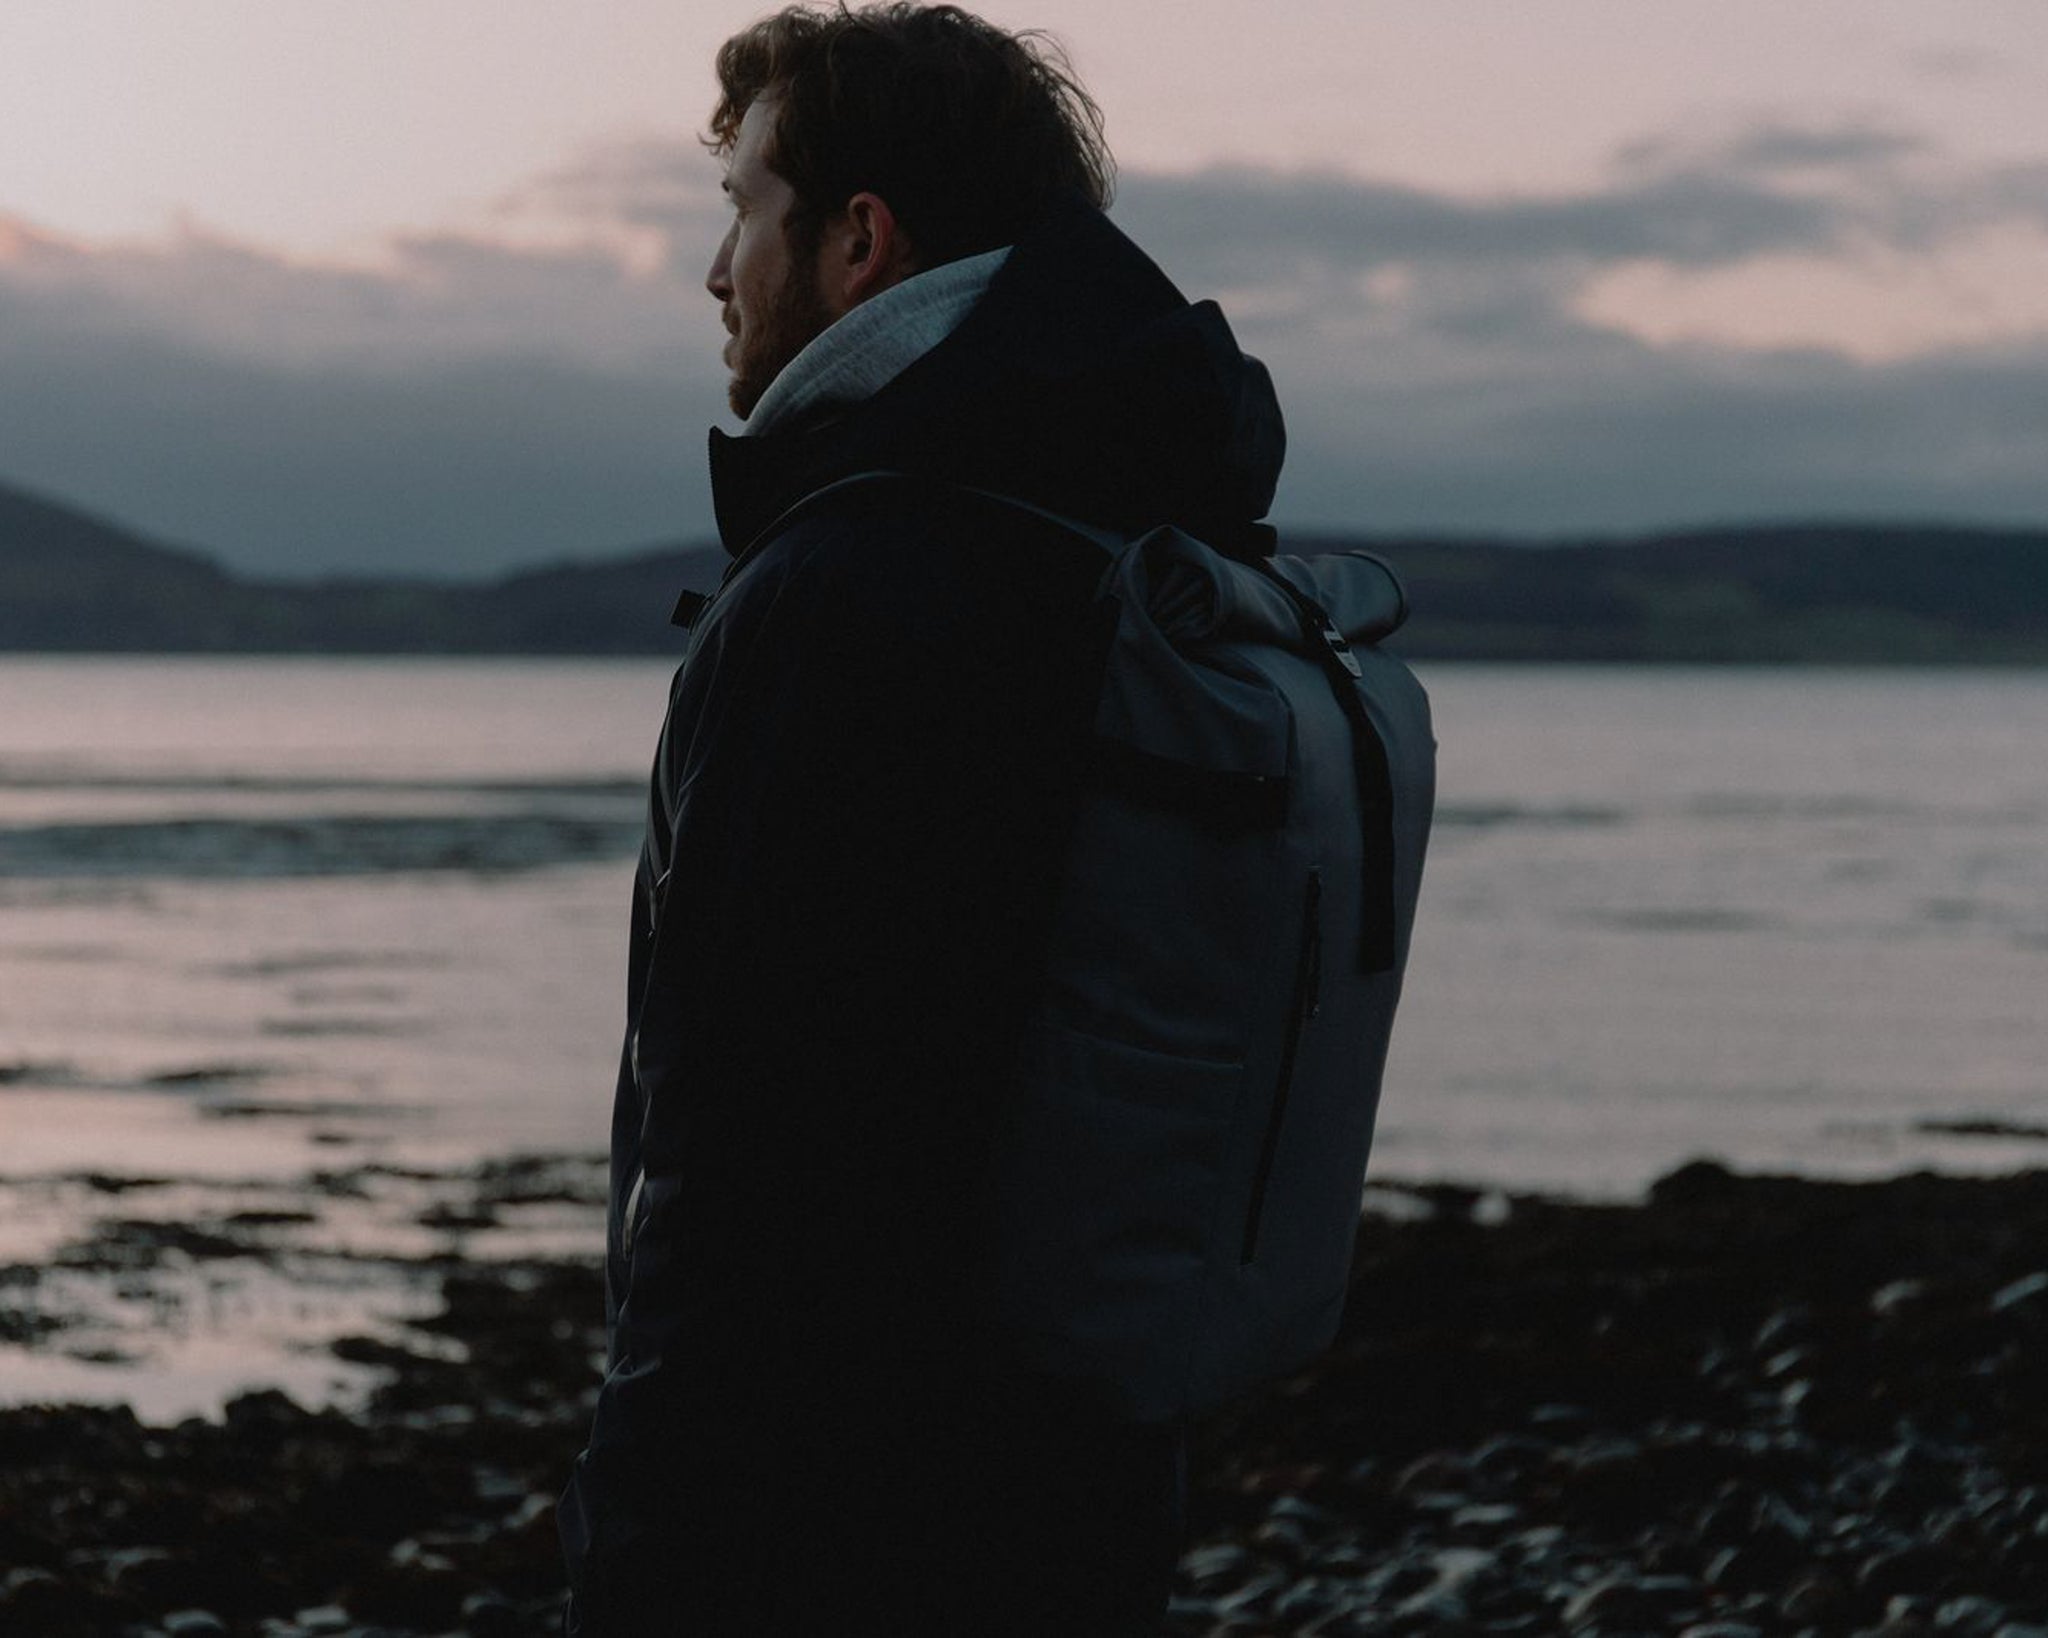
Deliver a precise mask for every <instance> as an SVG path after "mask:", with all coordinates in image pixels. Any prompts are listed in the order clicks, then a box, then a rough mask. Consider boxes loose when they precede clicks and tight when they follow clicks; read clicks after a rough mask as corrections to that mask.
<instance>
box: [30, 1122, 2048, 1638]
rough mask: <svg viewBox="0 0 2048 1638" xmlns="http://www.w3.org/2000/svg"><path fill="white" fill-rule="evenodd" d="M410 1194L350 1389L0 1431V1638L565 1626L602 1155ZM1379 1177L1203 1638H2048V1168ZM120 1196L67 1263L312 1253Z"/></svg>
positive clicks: (1251, 1425)
mask: <svg viewBox="0 0 2048 1638" xmlns="http://www.w3.org/2000/svg"><path fill="white" fill-rule="evenodd" d="M401 1181H404V1182H407V1183H408V1184H409V1185H410V1186H412V1187H413V1188H414V1189H415V1190H416V1192H415V1193H414V1194H413V1195H411V1196H409V1197H407V1198H408V1205H407V1210H408V1212H409V1213H410V1215H411V1217H412V1218H413V1220H414V1221H415V1224H416V1225H417V1226H418V1227H419V1228H420V1229H421V1231H422V1233H423V1234H425V1235H426V1236H427V1237H428V1238H427V1239H426V1240H425V1242H424V1243H423V1245H418V1246H413V1245H408V1246H403V1247H398V1246H395V1245H387V1247H386V1249H384V1250H381V1251H380V1250H377V1249H375V1248H368V1249H365V1248H358V1249H357V1250H355V1251H354V1252H352V1253H350V1255H351V1256H352V1257H353V1258H355V1259H356V1260H357V1261H359V1262H362V1263H363V1264H365V1265H366V1266H367V1265H375V1270H376V1272H377V1274H378V1276H379V1277H380V1278H382V1279H384V1280H386V1281H387V1282H389V1283H390V1284H391V1285H392V1286H393V1288H396V1289H402V1290H404V1291H405V1292H407V1293H409V1297H408V1300H407V1301H406V1302H403V1303H398V1304H393V1305H389V1306H388V1307H387V1310H386V1311H385V1317H384V1318H383V1319H382V1320H381V1321H380V1322H379V1323H375V1324H368V1325H365V1326H364V1328H362V1329H360V1330H353V1331H350V1332H349V1333H348V1334H343V1335H330V1336H328V1337H326V1338H325V1340H324V1342H323V1343H322V1344H321V1345H320V1346H321V1347H323V1348H324V1350H325V1351H326V1354H327V1356H328V1358H329V1360H330V1361H331V1362H332V1363H334V1364H335V1365H336V1366H337V1367H338V1368H340V1369H341V1370H343V1371H344V1373H353V1374H352V1375H350V1377H349V1380H351V1381H355V1382H358V1383H360V1384H361V1385H362V1386H361V1390H360V1391H359V1392H357V1393H355V1394H354V1395H353V1397H350V1398H349V1399H348V1400H347V1406H348V1408H346V1409H340V1410H323V1411H313V1410H309V1409H306V1408H304V1407H302V1406H301V1405H300V1404H299V1403H297V1402H296V1401H294V1400H293V1399H291V1398H289V1397H287V1396H286V1395H284V1394H282V1393H279V1392H277V1391H274V1390H272V1391H261V1392H256V1393H252V1394H247V1395H243V1396H241V1397H238V1398H235V1399H233V1400H231V1401H230V1402H229V1403H228V1404H227V1406H226V1409H225V1414H224V1416H222V1417H219V1418H211V1417H190V1418H186V1419H184V1420H181V1421H169V1420H167V1419H160V1420H159V1421H158V1422H157V1423H155V1424H153V1425H152V1424H150V1423H147V1422H144V1421H142V1420H140V1419H138V1418H137V1417H136V1416H135V1415H134V1414H133V1413H132V1412H131V1411H128V1410H125V1409H108V1408H84V1407H77V1406H72V1407H64V1408H51V1407H28V1408H15V1409H7V1410H0V1632H5V1633H8V1634H22V1635H38V1638H67V1635H70V1634H119V1633H123V1632H125V1631H130V1630H132V1631H133V1632H135V1633H137V1634H154V1633H165V1634H173V1635H178V1638H198V1635H203V1634H206V1633H211V1632H226V1633H230V1634H235V1635H238V1638H239V1635H242V1634H249V1635H258V1634H260V1635H263V1638H294V1635H298V1634H321V1633H356V1634H361V1635H367V1634H369V1633H372V1632H382V1633H385V1634H388V1635H402V1634H422V1635H424V1634H455V1633H463V1634H469V1635H472V1638H498V1635H511V1634H541V1633H547V1632H550V1631H552V1630H553V1623H554V1621H555V1619H556V1617H555V1611H556V1608H557V1606H558V1602H559V1568H558V1562H557V1559H556V1555H555V1544H554V1529H553V1519H552V1498H553V1496H554V1494H555V1492H556V1490H557V1489H558V1488H559V1486H560V1484H561V1482H562V1479H563V1476H564V1474H565V1472H566V1470H567V1466H568V1463H569V1461H570V1458H571V1457H572V1455H573V1454H574V1452H575V1450H576V1449H577V1447H578V1446H579V1444H580V1443H581V1440H582V1436H583V1431H584V1428H585V1426H586V1424H587V1419H588V1416H589V1411H590V1402H591V1396H592V1393H593V1390H594V1387H595V1380H596V1379H595V1374H594V1371H595V1362H596V1360H597V1357H598V1355H599V1353H600V1350H601V1347H602V1338H601V1334H600V1318H601V1316H600V1301H599V1294H598V1284H597V1280H598V1276H597V1272H596V1266H595V1261H594V1259H592V1258H586V1257H581V1256H574V1257H572V1256H566V1255H562V1254H561V1253H560V1252H559V1251H548V1252H545V1253H544V1252H543V1251H540V1250H535V1249H534V1248H535V1247H537V1246H541V1245H542V1244H543V1243H544V1242H543V1241H542V1240H540V1239H536V1238H535V1237H533V1236H531V1235H529V1236H527V1237H526V1238H524V1239H522V1238H521V1231H520V1227H519V1225H520V1223H521V1222H522V1220H524V1218H525V1217H529V1216H530V1215H531V1214H533V1213H536V1212H541V1213H545V1212H550V1211H552V1212H554V1213H556V1214H557V1218H558V1219H559V1214H560V1213H562V1212H564V1211H575V1212H581V1213H584V1214H586V1222H587V1220H588V1217H589V1216H591V1215H594V1213H595V1210H596V1200H595V1189H596V1187H597V1183H596V1172H595V1169H594V1168H592V1167H590V1166H589V1165H587V1164H559V1163H553V1162H542V1161H536V1162H528V1163H513V1164H511V1165H509V1166H499V1167H492V1168H484V1169H482V1170H481V1171H476V1172H467V1173H452V1172H451V1173H448V1174H445V1175H441V1176H430V1175H415V1176H412V1177H410V1178H407V1179H401ZM356 1182H357V1185H358V1186H359V1187H367V1185H366V1184H365V1183H364V1182H363V1180H362V1179H360V1178H358V1179H357V1180H356ZM337 1198H344V1196H342V1195H337ZM1380 1198H1381V1200H1382V1203H1383V1204H1384V1205H1386V1206H1387V1207H1389V1208H1390V1209H1388V1210H1385V1211H1377V1212H1375V1213H1374V1214H1373V1215H1371V1216H1369V1217H1368V1218H1367V1219H1366V1221H1365V1223H1364V1225H1363V1226H1362V1228H1361V1231H1360V1240H1359V1256H1358V1262H1357V1269H1356V1278H1355V1282H1354V1288H1353V1298H1352V1303H1351V1308H1350V1311H1349V1313H1348V1315H1347V1319H1346V1322H1345V1327H1344V1332H1343V1335H1342V1337H1341V1338H1340V1340H1339V1343H1338V1345H1337V1346H1336V1348H1335V1349H1333V1351H1332V1352H1331V1354H1330V1355H1329V1356H1328V1357H1327V1358H1326V1359H1325V1360H1324V1361H1322V1362H1321V1363H1320V1364H1319V1365H1317V1366H1316V1367H1314V1368H1313V1369H1311V1370H1309V1371H1308V1372H1306V1373H1304V1374H1303V1375H1302V1376H1300V1377H1299V1378H1297V1379H1295V1380H1293V1381H1291V1382H1288V1383H1285V1384H1281V1385H1279V1386H1278V1387H1276V1388H1275V1389H1274V1390H1273V1391H1271V1392H1269V1393H1267V1394H1265V1395H1263V1396H1262V1397H1260V1398H1259V1399H1258V1400H1256V1401H1255V1402H1251V1403H1248V1404H1246V1405H1243V1406H1241V1407H1238V1408H1235V1409H1233V1410H1232V1411H1230V1412H1228V1413H1226V1414H1223V1415H1219V1416H1217V1417H1215V1418H1212V1419H1210V1420H1209V1421H1208V1422H1206V1423H1205V1424H1204V1425H1203V1426H1202V1427H1201V1428H1200V1429H1199V1430H1198V1433H1197V1441H1196V1448H1197V1467H1196V1481H1195V1494H1194V1501H1193V1509H1192V1519H1191V1525H1192V1529H1191V1538H1192V1539H1191V1544H1190V1550H1189V1552H1188V1554H1187V1556H1186V1558H1185V1559H1184V1560H1183V1566H1182V1575H1181V1585H1180V1588H1179V1591H1178V1593H1177V1596H1176V1598H1175V1602H1174V1607H1173V1613H1172V1618H1171V1630H1172V1631H1173V1632H1174V1633H1175V1634H1188V1635H1195V1634H1239V1635H1243V1638H1254V1635H1262V1634H1263V1635H1273V1638H1278V1635H1281V1634H1320V1635H1323V1638H1347V1635H1364V1634H1412V1633H1430V1634H1453V1633H1531V1634H1534V1633H1551V1632H1559V1631H1569V1632H1574V1633H1598V1634H1606V1635H1614V1634H1623V1633H1683V1632H1687V1631H1695V1632H1696V1633H1697V1634H1698V1635H1699V1638H1709V1635H1711V1638H1740V1635H1742V1634H1744V1633H1758V1634H1778V1633H1786V1634H1791V1633H1808V1632H1811V1633H1816V1634H1833V1633H1850V1632H1861V1631H1869V1632H1882V1633H1885V1634H1887V1635H1891V1638H1907V1635H1909V1634H1917V1633H1936V1632H1941V1633H1957V1634H1963V1635H1973V1634H1981V1635H1983V1638H1995V1635H2003V1638H2034V1635H2035V1634H2036V1633H2037V1632H2040V1633H2048V1392H2044V1389H2048V1173H2022V1174H2018V1175H2014V1176H2011V1177H2006V1178H1991V1179H1956V1178H1940V1177H1932V1176H1926V1175H1921V1176H1915V1177H1909V1178H1903V1179H1899V1180H1895V1181H1890V1182H1881V1183H1856V1184H1845V1183H1819V1182H1811V1181H1802V1180H1795V1179H1786V1178H1769V1177H1742V1176H1736V1175H1732V1174H1730V1173H1728V1172H1726V1171H1724V1170H1721V1169H1720V1168H1718V1167H1714V1166H1711V1165H1706V1164H1700V1165H1695V1166H1692V1167H1688V1168H1685V1169H1683V1170H1681V1171H1679V1172H1676V1173H1673V1174H1672V1175H1670V1176H1669V1177H1667V1178H1665V1179H1664V1180H1663V1181H1662V1182H1660V1183H1659V1184H1658V1185H1657V1186H1656V1188H1655V1189H1654V1190H1653V1191H1652V1194H1651V1196H1650V1198H1649V1199H1648V1201H1647V1202H1645V1203H1643V1204H1640V1205H1602V1206H1593V1205H1585V1204H1577V1203H1572V1202H1568V1201H1559V1200H1550V1199H1542V1198H1534V1197H1511V1196H1507V1195H1502V1194H1497V1193H1482V1192H1480V1191H1476V1190H1471V1189H1461V1188H1457V1187H1452V1186H1442V1187H1432V1188H1423V1189H1414V1190H1403V1191H1396V1192H1393V1193H1391V1194H1383V1195H1382V1196H1381V1197H1380ZM107 1202H108V1205H107V1210H106V1211H105V1212H104V1213H103V1214H102V1215H100V1216H99V1217H98V1219H97V1220H96V1224H95V1226H94V1228H93V1229H92V1231H91V1232H90V1234H88V1235H86V1236H84V1237H82V1238H79V1239H76V1240H74V1241H73V1242H71V1243H70V1244H68V1245H67V1246H66V1247H64V1248H62V1255H63V1257H64V1258H65V1259H68V1261H69V1263H70V1264H71V1265H72V1266H73V1270H74V1273H76V1272H77V1270H78V1269H79V1268H81V1267H84V1268H88V1269H89V1268H90V1267H91V1266H92V1265H94V1263H95V1260H97V1263H98V1264H99V1265H102V1268H103V1272H104V1273H105V1277H106V1278H109V1279H114V1280H119V1281H122V1282H126V1284H127V1285H128V1287H129V1289H130V1292H131V1296H132V1295H134V1294H136V1293H138V1292H142V1291H146V1290H147V1288H149V1287H150V1286H151V1284H152V1283H153V1282H160V1283H162V1284H163V1285H164V1286H165V1287H166V1288H170V1287H175V1286H176V1285H178V1283H179V1282H181V1281H182V1282H186V1283H187V1284H189V1283H190V1282H191V1281H192V1279H193V1278H194V1277H195V1275H194V1271H195V1270H202V1271H203V1270H205V1269H209V1268H211V1269H216V1270H227V1269H234V1268H238V1267H239V1268H257V1267H260V1266H261V1265H262V1264H263V1263H264V1262H265V1261H266V1260H268V1261H270V1262H272V1263H277V1262H279V1261H280V1260H282V1259H288V1258H290V1257H292V1256H302V1255H304V1254H305V1248H304V1246H303V1245H302V1244H301V1245H296V1246H295V1243H294V1241H293V1239H292V1236H293V1235H295V1234H303V1233H304V1232H305V1231H306V1228H307V1225H306V1224H304V1223H294V1222H281V1223H280V1222H275V1221H268V1222H266V1221H264V1220H263V1218H264V1210H263V1208H261V1207H254V1208H252V1207H250V1206H249V1205H248V1204H247V1203H246V1202H244V1203H242V1204H241V1205H239V1206H238V1207H237V1209H236V1211H232V1212H224V1213H222V1214H221V1215H219V1216H218V1217H215V1218H210V1219H209V1218H204V1217H195V1218H192V1219H190V1220H186V1221H180V1222H168V1221H162V1220H154V1221H153V1220H151V1219H150V1218H149V1217H147V1216H146V1215H145V1214H143V1213H141V1212H139V1211H137V1210H132V1209H130V1208H131V1207H132V1206H133V1205H134V1204H135V1198H134V1193H133V1189H132V1187H130V1188H127V1189H121V1188H109V1189H108V1191H107ZM237 1213H239V1214H240V1215H239V1217H238V1216H237ZM313 1215H317V1213H314V1214H313ZM54 1266H55V1264H51V1265H49V1266H46V1265H45V1264H43V1263H34V1264H16V1265H14V1266H11V1267H8V1266H0V1337H4V1339H5V1340H9V1341H12V1342H15V1343H22V1344H26V1345H27V1346H28V1347H30V1348H31V1349H32V1350H33V1351H34V1352H35V1353H47V1354H51V1355H58V1354H61V1352H62V1350H63V1349H64V1348H66V1347H67V1346H70V1345H71V1344H70V1343H68V1342H67V1336H69V1335H73V1334H74V1333H76V1331H77V1330H78V1326H75V1325H72V1324H69V1323H67V1316H66V1314H65V1312H64V1310H63V1307H62V1305H61V1304H55V1303H50V1302H39V1301H37V1300H34V1299H35V1296H36V1292H37V1289H38V1287H39V1286H40V1285H41V1284H42V1283H43V1282H44V1281H45V1280H46V1279H49V1278H53V1277H54V1276H53V1275H52V1274H51V1272H50V1268H51V1267H54ZM108 1271H110V1272H108ZM79 1323H80V1324H85V1323H86V1321H85V1320H84V1319H83V1318H81V1319H80V1322H79ZM10 1327H11V1329H10ZM25 1357H33V1356H25ZM1048 1638H1051V1635H1048Z"/></svg>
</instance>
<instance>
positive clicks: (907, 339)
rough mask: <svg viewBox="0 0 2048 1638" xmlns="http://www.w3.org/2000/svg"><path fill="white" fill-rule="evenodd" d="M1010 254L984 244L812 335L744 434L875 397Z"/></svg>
mask: <svg viewBox="0 0 2048 1638" xmlns="http://www.w3.org/2000/svg"><path fill="white" fill-rule="evenodd" d="M1009 254H1010V250H1009V247H1008V246H1007V245H1006V246H1004V247H1003V248H1002V249H1001V250H990V251H985V252H983V253H982V254H981V255H979V256H968V257H964V258H962V259H961V260H960V261H957V262H947V263H945V264H944V265H942V266H939V267H935V268H932V269H931V270H930V271H929V272H926V273H915V274H912V275H911V276H910V277H909V278H907V279H905V280H904V281H903V282H902V283H901V284H897V285H891V286H890V287H889V288H888V289H887V290H884V291H883V292H882V293H881V294H880V295H879V296H874V297H871V298H870V299H869V300H867V301H864V302H862V303H861V304H860V305H859V306H858V307H856V308H854V309H853V310H852V311H851V312H849V313H847V314H846V315H845V316H844V317H843V318H841V319H840V320H839V321H838V322H837V323H835V324H833V325H831V326H829V327H828V328H827V329H825V330H824V331H822V332H820V333H819V334H818V335H816V336H814V337H813V338H812V339H811V342H810V345H809V346H807V347H805V348H804V350H803V351H802V352H800V353H798V354H797V355H796V357H794V358H792V359H791V360H790V361H789V362H788V363H787V364H785V365H784V366H783V367H782V373H781V374H780V375H778V376H776V378H775V379H774V380H773V381H771V382H769V383H768V390H767V391H766V392H764V393H762V394H761V401H760V402H759V403H758V404H756V405H755V406H754V413H753V414H752V415H750V416H749V417H747V424H746V427H745V428H744V429H743V433H742V436H746V437H759V436H760V435H761V434H762V433H766V432H787V431H789V430H790V429H791V428H792V427H795V426H797V425H799V424H801V423H803V422H807V421H815V420H817V419H819V418H820V417H823V416H827V415H830V414H831V413H833V412H835V411H838V410H843V409H845V408H847V407H848V406H850V405H853V404H858V403H861V402H863V401H864V400H866V399H869V398H872V397H873V396H874V395H875V394H876V393H878V392H880V391H881V390H882V389H883V388H884V387H886V386H887V385H888V384H889V383H890V382H891V381H894V380H895V379H896V377H897V376H899V375H901V374H902V373H903V372H904V371H905V370H907V369H909V368H910V366H911V365H913V364H915V363H916V362H917V361H918V360H919V359H920V358H922V357H924V355H925V354H926V353H928V352H930V351H931V350H932V349H933V348H934V347H936V346H937V345H938V344H939V343H940V342H942V341H944V340H945V339H946V337H948V336H949V335H951V334H952V333H953V332H954V330H956V329H958V328H959V326H960V321H961V320H962V319H964V318H966V317H967V315H968V314H969V313H971V312H972V311H973V310H974V304H975V303H976V302H978V301H980V300H981V297H982V293H983V292H984V291H986V290H987V289H988V286H989V281H990V280H991V279H993V278H994V277H995V276H996V269H997V268H999V267H1001V266H1002V265H1003V261H1004V259H1005V258H1006V257H1007V256H1008V255H1009Z"/></svg>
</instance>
